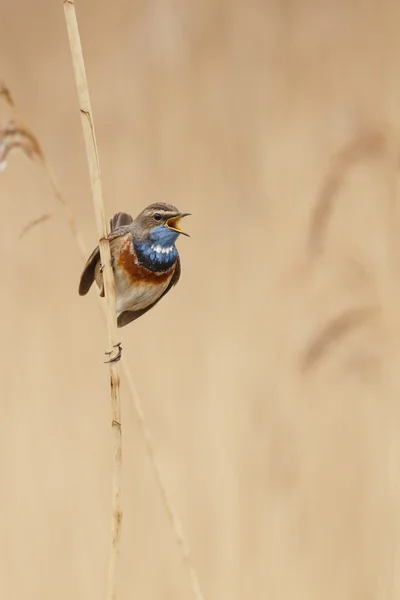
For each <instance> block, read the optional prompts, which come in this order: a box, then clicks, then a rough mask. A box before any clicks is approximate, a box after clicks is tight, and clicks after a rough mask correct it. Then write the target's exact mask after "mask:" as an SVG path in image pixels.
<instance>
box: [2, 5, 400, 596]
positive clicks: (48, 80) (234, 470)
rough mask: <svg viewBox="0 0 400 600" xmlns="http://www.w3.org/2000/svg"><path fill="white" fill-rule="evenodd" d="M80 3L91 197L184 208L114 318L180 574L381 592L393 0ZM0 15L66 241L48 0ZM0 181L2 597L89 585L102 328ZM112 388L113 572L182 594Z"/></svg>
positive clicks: (390, 522)
mask: <svg viewBox="0 0 400 600" xmlns="http://www.w3.org/2000/svg"><path fill="white" fill-rule="evenodd" d="M77 11H78V18H79V22H80V29H81V36H82V41H83V48H84V52H85V58H86V66H87V72H88V77H89V83H90V91H91V97H92V105H93V111H94V119H95V125H96V128H97V138H98V145H99V152H100V159H101V165H102V172H103V178H104V191H105V198H106V203H107V213H108V215H109V216H111V215H112V214H113V213H114V212H116V211H119V210H124V211H128V212H132V213H133V214H136V213H138V212H139V211H140V210H141V209H142V208H143V207H144V206H146V205H147V204H149V203H151V202H154V201H159V200H163V201H167V202H172V203H173V204H176V205H177V206H178V207H179V208H181V209H182V210H185V211H190V212H191V213H193V216H192V217H190V219H188V220H187V223H186V225H187V228H188V229H189V230H190V232H191V234H192V237H191V239H186V238H185V239H182V240H180V241H179V249H180V253H181V257H182V263H183V274H182V278H181V281H180V283H179V286H178V287H177V288H175V289H174V291H173V292H171V293H170V294H169V295H168V297H167V298H166V299H165V300H164V301H163V302H162V303H160V305H159V306H158V307H157V308H156V309H155V310H154V311H152V312H151V313H149V314H148V315H146V316H145V317H143V318H142V319H140V320H139V321H138V322H136V323H134V324H133V325H130V326H129V327H127V328H125V329H123V330H121V332H120V338H121V342H122V343H123V346H124V360H125V361H126V362H127V363H128V364H129V367H130V368H131V369H132V372H133V373H134V377H135V381H136V384H137V386H138V389H139V391H140V395H141V398H142V401H143V404H144V407H145V412H146V417H147V420H148V424H149V426H150V428H151V430H152V432H153V435H154V438H155V442H156V446H157V451H158V455H159V459H160V462H161V466H162V471H163V476H164V479H165V481H166V485H167V488H168V490H169V492H170V494H171V496H172V499H173V503H174V506H175V508H176V510H177V511H178V513H179V515H180V517H181V519H182V522H183V525H184V529H185V532H186V535H187V538H188V540H189V543H190V546H191V548H192V553H193V562H194V565H195V567H196V570H197V573H198V576H199V579H200V582H201V585H202V590H203V593H204V597H205V599H206V600H228V599H229V600H244V599H246V600H247V599H252V600H259V599H260V600H261V599H264V598H273V599H274V600H278V599H282V600H286V599H295V598H296V599H298V598H304V599H307V600H330V599H332V600H333V599H335V600H337V599H338V598H340V600H350V599H351V600H356V599H360V600H367V599H371V600H372V599H374V600H376V599H379V600H382V599H385V600H386V599H387V600H389V599H390V600H392V599H397V598H399V597H400V509H399V506H400V436H399V425H400V407H399V397H400V395H399V394H400V371H399V366H398V365H399V360H400V345H399V341H400V317H399V301H400V286H399V281H400V261H399V256H400V255H399V251H400V248H399V242H398V237H399V236H398V231H399V215H398V164H399V161H398V158H399V151H400V143H399V141H400V138H399V135H398V134H399V125H400V118H399V115H400V112H399V111H400V80H399V58H400V37H399V33H398V32H399V19H400V5H399V4H398V3H397V2H394V1H393V0H392V1H390V0H386V1H385V0H384V1H382V0H368V1H367V2H359V1H358V0H355V1H352V2H347V1H346V0H339V1H338V2H327V1H326V0H319V1H318V0H304V1H300V0H297V1H295V0H292V1H290V0H289V1H283V0H281V1H279V0H272V1H271V2H268V3H267V2H260V0H247V1H243V2H239V1H238V0H229V1H228V0H197V1H196V0H193V1H192V2H187V0H169V1H167V0H160V1H159V2H145V1H141V2H130V1H129V0H114V1H113V2H110V1H108V2H105V1H104V0H98V1H97V2H89V1H84V0H81V1H80V2H77ZM0 31H1V35H0V79H2V80H4V81H5V82H6V83H7V85H8V86H9V87H10V89H11V90H12V93H13V95H14V97H15V100H16V102H17V103H18V108H19V111H20V113H21V114H23V115H24V118H25V120H26V121H27V122H28V123H29V125H30V127H31V128H32V129H33V130H34V131H35V133H36V134H37V136H38V138H39V139H40V141H41V143H42V145H43V148H44V150H45V152H46V155H47V158H48V160H49V161H50V162H51V164H52V165H53V167H54V169H55V171H56V173H57V176H58V178H59V180H60V183H61V186H62V188H63V190H64V193H65V195H66V197H68V199H69V201H70V202H71V205H72V207H73V210H74V213H75V215H76V217H77V219H78V221H79V225H80V227H81V230H82V233H83V235H84V238H85V241H86V243H87V246H88V250H89V251H91V249H92V248H93V247H94V245H95V244H96V241H97V239H96V231H95V223H94V214H93V207H92V201H91V196H90V188H89V181H88V175H87V169H86V162H85V154H84V147H83V141H82V134H81V125H80V119H79V112H78V107H77V99H76V91H75V84H74V80H73V75H72V68H71V63H70V55H69V47H68V41H67V37H66V31H65V24H64V15H63V7H62V2H61V0H60V1H59V2H54V1H50V0H37V1H36V2H28V1H27V0H21V1H20V2H15V0H13V1H12V0H4V1H3V4H2V10H1V22H0ZM0 116H1V122H2V123H5V122H6V121H7V120H8V118H10V116H11V111H10V110H8V109H7V107H6V106H5V105H4V103H3V104H2V105H1V109H0ZM0 194H1V202H0V245H1V254H2V261H1V263H2V266H1V271H2V293H1V300H0V303H1V304H0V306H1V314H2V317H3V319H2V342H1V357H0V358H1V365H2V366H1V370H2V377H1V379H2V387H1V389H2V393H1V409H2V410H1V415H2V416H1V419H0V473H1V491H0V536H1V544H0V551H1V555H0V597H1V598H8V599H10V600H14V599H15V600H22V599H29V600H44V599H54V598H57V599H58V600H64V599H65V600H67V599H68V600H70V599H71V598H74V599H76V600H78V599H82V600H83V599H85V600H91V599H93V600H95V599H96V600H97V599H99V598H104V597H105V591H106V582H107V561H108V548H109V536H110V511H111V476H112V444H111V435H110V408H109V394H108V369H107V368H106V367H105V366H104V365H103V360H104V355H103V352H104V351H105V350H107V337H106V331H105V327H104V323H103V320H102V316H101V313H100V310H99V307H98V303H97V300H96V297H95V296H96V293H95V292H94V291H91V293H90V294H89V296H87V297H85V298H80V297H79V296H78V294H77V286H78V279H79V276H80V272H81V269H82V266H83V262H84V261H83V259H82V257H81V255H80V253H79V251H78V249H77V247H76V244H75V241H74V239H73V236H72V235H71V232H70V230H69V228H68V225H67V223H66V221H65V216H64V213H63V210H62V208H61V207H60V205H59V204H58V203H57V200H56V199H55V198H54V197H53V194H52V191H51V189H50V186H49V184H48V181H47V180H46V178H45V177H44V176H43V174H42V172H41V171H40V169H39V168H38V167H37V166H36V165H35V164H33V163H31V162H30V161H28V160H27V159H26V158H25V157H24V156H20V155H14V156H13V157H12V159H11V160H10V162H9V166H8V168H7V169H6V171H5V172H4V173H2V174H1V175H0ZM43 214H51V219H50V220H48V221H46V222H44V223H42V224H41V225H40V226H38V227H36V228H34V229H32V230H31V231H30V232H28V233H27V234H26V235H25V236H24V237H22V238H21V239H20V238H19V235H20V233H21V230H22V229H23V228H24V226H25V225H26V224H27V223H29V222H30V221H31V220H33V219H36V218H38V217H40V216H41V215H43ZM122 402H123V444H124V457H123V508H124V520H123V530H122V540H121V554H120V561H119V570H118V579H119V589H118V592H119V595H118V598H119V600H128V599H130V598H140V599H141V600H150V599H151V600H153V599H159V598H162V599H163V600H167V599H184V598H185V599H186V598H187V599H191V598H192V597H193V596H192V592H191V588H190V583H189V580H188V576H187V572H186V571H185V569H184V568H183V565H182V561H181V557H180V554H179V552H178V549H177V547H176V544H175V541H174V538H173V534H172V531H171V526H170V523H169V521H168V519H167V516H166V514H165V510H164V508H163V505H162V502H161V498H160V494H159V491H158V488H157V485H156V482H155V478H154V474H153V471H152V467H151V463H150V461H149V457H148V455H147V453H146V450H145V446H144V443H143V437H142V433H141V430H140V427H139V425H138V422H137V419H136V416H135V413H134V410H133V407H132V403H131V399H130V396H129V393H128V390H127V386H126V384H125V382H124V381H123V383H122Z"/></svg>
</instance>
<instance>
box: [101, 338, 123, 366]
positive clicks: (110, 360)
mask: <svg viewBox="0 0 400 600" xmlns="http://www.w3.org/2000/svg"><path fill="white" fill-rule="evenodd" d="M113 348H116V349H117V350H118V354H117V355H116V356H114V357H113V358H110V359H109V360H105V361H104V364H105V365H106V364H107V363H112V362H118V361H119V360H121V356H122V345H121V342H118V344H114V346H113ZM113 352H114V350H110V351H109V352H104V354H106V355H107V356H111V354H112V353H113Z"/></svg>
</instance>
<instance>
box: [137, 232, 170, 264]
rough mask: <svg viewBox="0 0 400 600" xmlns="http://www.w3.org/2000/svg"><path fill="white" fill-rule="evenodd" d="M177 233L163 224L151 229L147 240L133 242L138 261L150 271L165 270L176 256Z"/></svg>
mask: <svg viewBox="0 0 400 600" xmlns="http://www.w3.org/2000/svg"><path fill="white" fill-rule="evenodd" d="M178 235H179V233H177V232H176V231H172V230H171V229H168V227H165V225H157V227H154V228H153V229H151V230H150V233H149V237H148V239H147V240H144V241H143V242H137V243H135V244H134V249H135V252H136V256H137V257H138V260H139V262H140V263H141V264H142V265H143V266H144V267H146V268H147V269H149V270H150V271H167V270H168V269H169V268H170V267H172V265H173V264H174V262H175V261H176V259H177V258H178V251H177V249H176V247H175V242H176V239H177V237H178Z"/></svg>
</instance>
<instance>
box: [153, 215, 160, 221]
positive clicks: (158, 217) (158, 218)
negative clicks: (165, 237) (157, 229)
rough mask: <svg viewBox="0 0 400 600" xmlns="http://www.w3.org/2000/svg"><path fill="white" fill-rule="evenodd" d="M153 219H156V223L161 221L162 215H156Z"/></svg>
mask: <svg viewBox="0 0 400 600" xmlns="http://www.w3.org/2000/svg"><path fill="white" fill-rule="evenodd" d="M153 218H154V220H155V221H161V215H160V213H155V215H154V217H153Z"/></svg>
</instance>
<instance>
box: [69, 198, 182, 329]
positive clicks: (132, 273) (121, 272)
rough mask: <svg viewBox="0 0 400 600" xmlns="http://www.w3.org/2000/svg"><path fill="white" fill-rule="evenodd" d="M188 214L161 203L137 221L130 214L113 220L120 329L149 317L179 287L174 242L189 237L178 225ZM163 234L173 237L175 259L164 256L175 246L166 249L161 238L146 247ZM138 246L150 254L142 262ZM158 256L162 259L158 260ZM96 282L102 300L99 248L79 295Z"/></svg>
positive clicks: (178, 266)
mask: <svg viewBox="0 0 400 600" xmlns="http://www.w3.org/2000/svg"><path fill="white" fill-rule="evenodd" d="M187 214H188V213H181V212H180V211H179V210H178V209H177V208H176V207H174V206H172V205H169V204H164V203H157V204H152V205H150V206H148V207H147V208H145V209H144V210H143V211H142V212H141V213H140V214H139V215H138V217H137V218H136V219H135V220H134V219H132V217H131V216H130V215H128V214H126V213H117V214H116V215H114V216H113V217H112V219H110V232H111V233H110V234H109V236H108V238H109V240H110V251H111V256H112V258H113V269H114V281H115V292H116V309H117V323H118V327H124V326H125V325H127V324H128V323H130V322H132V321H134V320H135V319H137V318H138V317H140V316H142V315H143V314H145V313H146V312H147V311H148V310H150V308H152V307H153V306H155V305H156V304H157V303H158V302H159V301H160V300H161V298H162V297H163V296H165V294H167V293H168V292H169V290H170V289H171V288H172V287H173V286H174V285H176V284H177V283H178V281H179V278H180V273H181V265H180V259H179V255H178V253H177V251H176V248H175V245H174V241H175V239H176V238H177V237H178V235H179V233H183V234H184V235H188V234H186V233H185V232H183V231H182V230H181V229H180V228H179V225H178V223H179V220H180V219H181V218H182V217H184V216H186V215H187ZM162 226H164V227H165V228H166V229H164V227H162ZM160 230H161V234H162V236H164V237H165V234H166V236H167V238H166V239H169V238H171V236H172V238H171V239H172V240H173V241H172V242H171V243H172V246H173V249H174V254H171V259H170V258H169V256H167V254H165V255H164V253H168V254H169V251H170V250H171V249H172V246H171V247H168V248H167V247H165V248H164V247H163V246H162V245H160V244H161V243H162V242H158V241H157V238H156V241H155V242H153V245H152V247H151V248H148V246H146V244H149V243H151V241H153V238H152V237H151V235H153V234H152V231H156V232H160ZM171 232H175V233H172V234H171ZM161 234H160V235H161ZM154 235H155V234H154ZM168 236H169V237H168ZM149 240H151V241H149ZM136 244H141V245H144V247H146V248H148V249H149V250H150V254H146V255H143V258H139V256H138V254H137V251H136V250H135V248H136ZM167 245H168V246H169V243H168V244H167ZM154 246H155V248H154ZM139 247H140V246H139ZM153 248H154V251H153ZM146 252H148V251H147V250H146ZM155 252H156V253H158V254H157V256H159V257H161V258H157V259H154V257H155V256H156V253H155ZM150 257H151V258H150ZM143 260H144V261H145V263H143ZM94 281H95V282H96V284H97V286H98V288H99V290H100V296H104V286H103V276H102V269H101V264H100V250H99V247H97V248H95V250H94V251H93V252H92V254H91V255H90V257H89V259H88V260H87V262H86V265H85V268H84V270H83V273H82V275H81V279H80V283H79V294H80V295H81V296H83V295H85V294H87V293H88V291H89V289H90V288H91V286H92V284H93V282H94Z"/></svg>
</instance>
